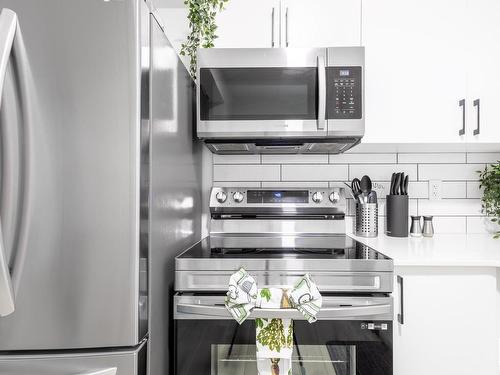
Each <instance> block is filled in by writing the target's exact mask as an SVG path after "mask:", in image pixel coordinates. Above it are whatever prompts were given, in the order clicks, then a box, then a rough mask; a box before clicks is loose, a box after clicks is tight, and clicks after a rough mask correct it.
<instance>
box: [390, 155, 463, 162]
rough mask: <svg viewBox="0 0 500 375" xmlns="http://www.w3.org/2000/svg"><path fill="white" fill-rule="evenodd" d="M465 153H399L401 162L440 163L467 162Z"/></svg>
mask: <svg viewBox="0 0 500 375" xmlns="http://www.w3.org/2000/svg"><path fill="white" fill-rule="evenodd" d="M465 161H466V156H465V153H442V154H436V153H432V154H431V153H429V154H398V163H400V164H416V163H418V164H423V163H426V164H440V163H450V164H451V163H462V164H463V163H465Z"/></svg>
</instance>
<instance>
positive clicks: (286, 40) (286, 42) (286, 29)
mask: <svg viewBox="0 0 500 375" xmlns="http://www.w3.org/2000/svg"><path fill="white" fill-rule="evenodd" d="M285 44H286V46H287V47H288V45H289V43H288V8H286V11H285Z"/></svg>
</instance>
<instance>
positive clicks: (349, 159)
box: [330, 154, 397, 164]
mask: <svg viewBox="0 0 500 375" xmlns="http://www.w3.org/2000/svg"><path fill="white" fill-rule="evenodd" d="M396 162H397V157H396V154H339V155H330V163H332V164H396Z"/></svg>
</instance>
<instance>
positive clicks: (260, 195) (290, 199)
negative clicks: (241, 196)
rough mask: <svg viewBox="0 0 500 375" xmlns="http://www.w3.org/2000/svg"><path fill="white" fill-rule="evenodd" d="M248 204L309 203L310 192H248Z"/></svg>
mask: <svg viewBox="0 0 500 375" xmlns="http://www.w3.org/2000/svg"><path fill="white" fill-rule="evenodd" d="M247 203H309V190H248V191H247Z"/></svg>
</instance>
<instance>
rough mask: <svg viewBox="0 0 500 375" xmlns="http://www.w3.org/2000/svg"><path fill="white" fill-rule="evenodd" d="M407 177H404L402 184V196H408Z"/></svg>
mask: <svg viewBox="0 0 500 375" xmlns="http://www.w3.org/2000/svg"><path fill="white" fill-rule="evenodd" d="M408 177H409V176H406V177H405V181H404V183H403V195H408V180H409V179H408Z"/></svg>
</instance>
